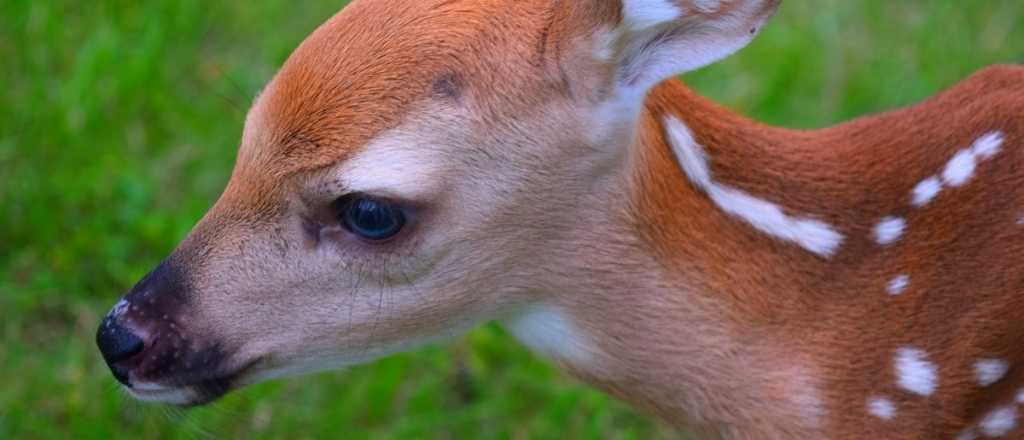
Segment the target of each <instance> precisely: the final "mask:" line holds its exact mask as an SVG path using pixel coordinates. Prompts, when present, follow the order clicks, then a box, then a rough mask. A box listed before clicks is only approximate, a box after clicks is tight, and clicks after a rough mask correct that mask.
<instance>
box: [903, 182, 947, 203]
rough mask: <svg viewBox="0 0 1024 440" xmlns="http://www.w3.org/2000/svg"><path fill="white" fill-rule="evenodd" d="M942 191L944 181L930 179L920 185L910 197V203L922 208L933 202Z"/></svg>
mask: <svg viewBox="0 0 1024 440" xmlns="http://www.w3.org/2000/svg"><path fill="white" fill-rule="evenodd" d="M940 191H942V181H941V180H939V178H938V177H934V176H933V177H929V178H927V179H924V180H922V181H921V183H918V184H917V186H915V187H914V191H913V192H912V193H911V195H910V202H911V203H913V204H914V206H916V207H918V208H920V207H922V206H924V205H927V204H928V202H931V201H932V200H933V199H934V198H935V196H937V195H939V192H940Z"/></svg>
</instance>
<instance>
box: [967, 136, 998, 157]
mask: <svg viewBox="0 0 1024 440" xmlns="http://www.w3.org/2000/svg"><path fill="white" fill-rule="evenodd" d="M1002 145H1003V133H1001V132H998V131H993V132H991V133H986V134H985V135H984V136H982V137H980V138H978V140H976V141H974V145H971V151H972V152H974V155H976V156H978V157H980V158H982V159H991V158H992V157H993V156H995V155H996V154H998V153H999V151H1000V149H1001V148H1002Z"/></svg>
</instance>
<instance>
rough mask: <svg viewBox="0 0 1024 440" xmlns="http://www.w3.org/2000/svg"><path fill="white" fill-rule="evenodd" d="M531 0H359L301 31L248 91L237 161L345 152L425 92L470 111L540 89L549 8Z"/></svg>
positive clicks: (519, 101) (500, 110) (521, 103)
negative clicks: (304, 34)
mask: <svg viewBox="0 0 1024 440" xmlns="http://www.w3.org/2000/svg"><path fill="white" fill-rule="evenodd" d="M557 4H558V2H555V3H552V2H548V1H542V0H531V1H518V0H515V1H513V0H490V1H468V0H467V1H459V0H455V1H451V0H449V1H441V0H416V1H395V2H391V1H372V0H359V1H354V2H353V3H352V4H351V5H349V6H348V7H346V8H345V9H343V10H342V11H341V12H339V13H338V14H337V15H335V16H334V17H332V18H331V19H330V20H329V21H327V22H326V23H325V24H323V25H322V26H321V27H320V28H318V29H317V30H316V31H315V32H314V33H313V34H311V35H310V36H309V37H308V38H307V39H306V40H305V41H304V42H303V43H302V44H301V45H300V46H299V47H298V48H297V49H296V50H295V51H294V52H293V53H292V55H291V56H290V57H289V58H288V60H287V61H286V62H285V64H284V65H283V66H282V68H281V70H280V71H279V72H278V74H277V75H276V76H275V78H274V79H273V80H272V81H271V83H270V84H269V85H268V86H267V87H266V88H265V90H264V91H263V93H262V94H261V95H260V96H259V97H258V99H257V100H256V102H255V104H254V106H253V108H252V110H251V112H250V115H249V117H248V118H247V123H246V133H245V135H244V136H243V143H242V149H241V151H240V155H239V163H240V164H243V165H245V166H250V167H255V168H259V169H260V170H261V172H262V173H268V172H269V174H273V175H278V176H283V175H289V174H293V173H296V172H300V171H305V170H310V169H318V168H323V167H327V166H330V165H332V164H336V163H337V162H339V161H341V160H344V159H347V158H349V157H352V156H353V155H354V154H355V153H357V152H358V151H359V150H361V149H363V148H365V147H366V146H367V144H368V143H370V141H371V140H373V139H374V138H376V137H378V136H380V135H381V134H382V133H384V132H386V131H388V130H390V129H394V128H396V127H399V126H400V125H402V124H403V123H404V122H406V121H407V119H408V118H409V117H410V113H411V112H414V111H416V109H422V108H424V107H423V106H421V105H419V104H421V103H422V102H423V101H428V100H454V101H458V102H459V103H460V104H462V105H464V106H467V107H471V108H473V109H475V111H476V112H477V113H478V118H479V119H485V118H487V117H494V115H499V114H509V113H514V111H515V109H517V108H525V107H527V106H528V105H530V104H531V101H533V102H535V101H536V99H537V98H538V97H542V96H550V95H551V94H550V93H545V91H547V89H544V87H545V84H549V83H552V82H554V81H550V78H549V76H551V73H550V72H549V70H550V69H548V68H546V66H544V65H543V64H544V63H538V57H546V56H554V55H552V54H551V53H549V52H550V51H549V50H548V49H547V46H548V45H555V44H559V43H556V42H554V40H555V39H561V38H563V36H562V35H560V34H558V33H555V32H552V31H551V28H552V26H553V25H552V22H553V20H554V19H555V15H556V14H555V13H554V12H553V8H554V7H555V6H552V5H557Z"/></svg>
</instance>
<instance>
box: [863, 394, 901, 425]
mask: <svg viewBox="0 0 1024 440" xmlns="http://www.w3.org/2000/svg"><path fill="white" fill-rule="evenodd" d="M868 412H869V413H871V415H873V416H875V417H878V418H880V419H882V420H892V419H895V418H896V404H895V403H893V402H892V400H889V399H887V398H885V397H872V398H869V399H868Z"/></svg>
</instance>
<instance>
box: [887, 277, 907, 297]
mask: <svg viewBox="0 0 1024 440" xmlns="http://www.w3.org/2000/svg"><path fill="white" fill-rule="evenodd" d="M909 285H910V275H906V274H904V275H899V276H897V277H896V278H893V279H892V280H891V281H889V285H888V286H887V287H886V290H887V291H888V292H889V294H890V295H893V296H896V295H899V294H902V293H903V291H905V290H907V286H909Z"/></svg>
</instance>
